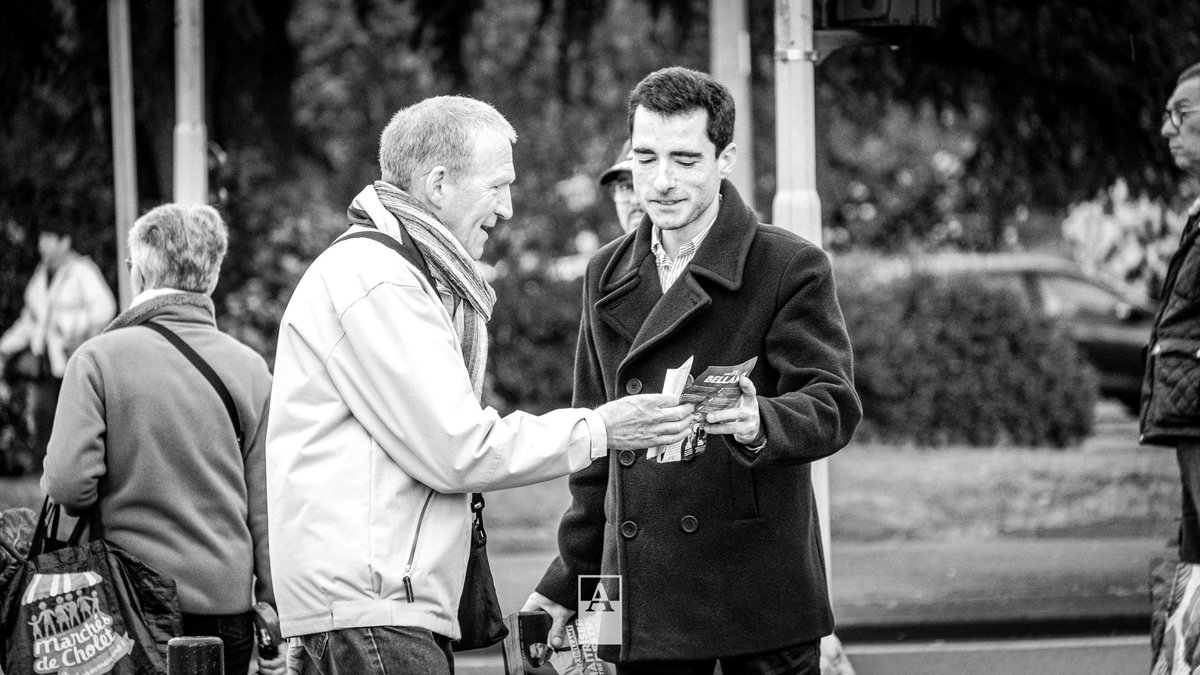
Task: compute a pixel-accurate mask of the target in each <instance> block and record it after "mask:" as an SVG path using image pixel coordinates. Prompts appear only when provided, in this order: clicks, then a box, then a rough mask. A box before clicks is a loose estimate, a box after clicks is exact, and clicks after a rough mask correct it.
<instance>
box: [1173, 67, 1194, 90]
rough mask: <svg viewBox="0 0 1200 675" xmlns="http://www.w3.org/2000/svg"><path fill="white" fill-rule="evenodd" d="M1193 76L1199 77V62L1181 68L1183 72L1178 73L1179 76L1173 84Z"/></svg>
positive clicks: (1180, 82) (1181, 82)
mask: <svg viewBox="0 0 1200 675" xmlns="http://www.w3.org/2000/svg"><path fill="white" fill-rule="evenodd" d="M1193 77H1200V63H1193V64H1192V65H1190V66H1188V67H1187V68H1185V69H1184V70H1183V72H1182V73H1180V74H1179V77H1178V78H1177V79H1176V80H1175V86H1179V85H1181V84H1183V81H1184V80H1190V79H1192V78H1193Z"/></svg>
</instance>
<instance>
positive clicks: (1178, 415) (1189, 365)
mask: <svg viewBox="0 0 1200 675" xmlns="http://www.w3.org/2000/svg"><path fill="white" fill-rule="evenodd" d="M1150 359H1151V362H1150V367H1151V368H1153V369H1154V370H1153V371H1152V372H1153V373H1154V376H1153V380H1152V385H1151V390H1150V406H1149V415H1148V416H1149V418H1150V420H1152V421H1153V422H1154V423H1156V424H1160V425H1163V426H1185V425H1195V424H1197V423H1198V422H1200V340H1193V339H1186V338H1162V339H1160V340H1158V341H1157V342H1156V343H1155V344H1154V347H1152V348H1151V349H1150Z"/></svg>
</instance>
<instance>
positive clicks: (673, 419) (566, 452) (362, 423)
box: [267, 96, 691, 675]
mask: <svg viewBox="0 0 1200 675" xmlns="http://www.w3.org/2000/svg"><path fill="white" fill-rule="evenodd" d="M515 140H516V134H515V132H514V131H513V129H512V127H511V125H509V123H508V122H507V120H505V119H504V118H503V117H502V116H501V115H500V114H499V113H498V112H496V111H495V110H494V109H493V108H492V107H491V106H489V105H487V104H484V103H481V102H479V101H475V100H473V99H469V98H463V97H454V96H443V97H438V98H434V99H429V100H426V101H423V102H421V103H418V104H416V105H414V106H411V107H409V108H406V109H403V110H401V111H400V112H398V113H397V114H396V115H395V117H394V118H393V119H392V121H391V123H390V124H389V125H388V127H387V128H386V129H385V130H384V132H383V136H382V139H381V142H380V168H381V171H382V178H383V180H381V181H376V182H375V183H374V184H372V185H369V186H367V187H366V188H365V189H364V190H363V191H362V192H361V193H360V194H359V195H358V197H356V198H355V200H354V203H353V204H352V205H351V207H350V209H349V212H348V215H349V218H350V221H351V227H350V232H349V233H348V234H350V235H353V234H356V233H359V232H383V233H385V234H387V235H388V236H389V237H391V239H392V240H394V242H395V244H391V245H384V244H382V243H380V242H379V241H372V240H371V239H370V238H368V237H357V238H354V237H351V240H350V241H339V242H338V243H336V244H334V245H333V246H331V247H330V248H329V249H328V250H327V251H326V252H325V253H323V254H322V255H321V256H319V257H318V258H317V259H316V261H314V263H313V264H312V266H311V267H310V268H309V270H308V271H307V273H306V274H305V275H304V277H303V278H302V279H301V281H300V283H299V285H298V286H297V288H296V291H295V293H294V294H293V295H292V299H291V301H290V302H289V304H288V308H287V310H286V311H285V313H284V316H283V323H282V325H281V326H280V331H279V346H278V352H277V356H276V362H275V382H274V388H273V391H272V403H271V411H270V424H269V428H268V433H267V474H268V476H267V492H268V499H269V507H268V512H269V516H268V518H269V523H270V541H271V564H272V570H273V574H274V579H275V588H276V598H277V601H278V605H279V613H280V619H281V623H282V628H283V633H284V635H285V636H299V637H300V638H301V640H300V642H302V644H303V646H304V654H305V657H306V658H308V659H310V660H311V661H312V662H313V663H314V664H315V665H316V666H317V667H318V668H319V670H320V671H321V672H322V673H324V674H325V675H330V674H332V673H383V672H404V673H409V672H411V673H448V672H452V670H453V655H452V653H451V646H450V643H451V641H452V640H454V639H457V638H458V637H459V635H460V632H459V626H458V622H457V612H458V602H459V597H460V594H461V592H462V587H463V580H464V577H465V573H466V564H467V553H468V545H469V534H470V528H471V512H470V508H469V504H468V500H469V493H471V492H482V491H488V490H498V489H504V488H512V487H518V486H522V485H528V484H531V483H536V482H540V481H544V480H548V479H551V478H554V477H557V476H562V475H565V474H567V473H570V472H572V471H575V470H578V469H580V468H582V467H584V466H587V465H588V464H589V463H590V462H591V461H592V459H594V458H598V457H604V456H605V455H606V454H607V450H608V449H610V448H611V449H626V448H629V449H636V448H646V447H650V446H653V445H659V444H665V443H674V442H679V441H681V440H682V439H683V438H685V437H686V436H687V434H688V430H689V426H690V413H691V406H686V405H684V406H677V405H675V404H674V400H673V399H672V398H671V397H668V396H665V395H649V394H642V395H636V396H629V397H626V398H622V399H618V400H616V401H613V402H611V403H608V404H605V405H604V406H601V407H600V408H598V409H596V410H594V411H593V410H585V409H565V410H556V411H552V412H549V413H546V414H544V415H540V416H534V415H530V414H526V413H523V412H515V413H512V414H510V415H508V416H506V417H501V416H500V415H499V414H498V413H497V412H496V411H495V410H493V409H492V408H489V407H484V406H482V405H481V404H480V402H479V393H480V391H481V389H482V382H483V374H484V366H485V362H486V357H487V331H486V321H487V318H488V315H489V314H490V311H491V304H492V301H493V300H494V296H493V295H492V291H491V288H490V287H489V286H488V285H487V283H486V282H485V281H484V280H483V279H482V278H481V277H480V276H479V273H478V271H477V270H476V268H475V265H474V261H475V260H476V259H478V258H479V257H480V255H482V253H483V244H484V242H485V241H486V240H487V237H488V231H489V230H491V229H492V228H493V227H494V226H495V225H496V224H497V222H498V221H499V220H507V219H508V218H510V217H511V216H512V201H511V197H510V192H509V186H510V185H511V184H512V183H513V181H514V180H515V178H516V175H515V171H514V167H513V161H512V143H513V142H514V141H515ZM396 244H398V245H399V246H412V247H415V248H416V250H417V251H419V253H420V256H419V258H420V259H421V260H423V262H424V263H425V264H426V266H427V268H428V270H427V271H428V273H429V275H428V276H427V275H426V273H425V271H423V270H421V269H418V266H414V264H412V263H410V262H409V261H408V260H407V259H406V256H404V255H398V254H397V251H394V250H391V248H392V247H393V246H395V245H396ZM430 280H432V281H433V283H432V284H431V283H430Z"/></svg>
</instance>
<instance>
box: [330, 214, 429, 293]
mask: <svg viewBox="0 0 1200 675" xmlns="http://www.w3.org/2000/svg"><path fill="white" fill-rule="evenodd" d="M400 232H401V235H400V236H401V237H403V238H404V239H405V240H406V241H407V242H408V244H407V245H406V244H402V243H400V242H398V241H396V240H395V239H394V238H392V237H390V236H388V235H386V234H384V233H383V232H380V231H379V230H360V231H358V232H351V233H350V234H347V235H345V236H342V237H339V238H338V239H336V240H335V241H334V242H333V243H334V244H337V243H339V242H343V241H347V240H350V239H373V240H375V241H377V242H379V243H381V244H383V245H384V246H387V247H388V248H390V249H392V250H393V251H395V252H396V253H399V254H400V255H401V256H403V257H404V259H405V260H407V261H408V262H410V263H412V266H413V267H416V268H417V269H419V270H421V274H422V275H424V276H425V280H426V281H428V282H429V285H430V286H432V287H433V288H434V289H436V288H437V284H435V283H433V275H432V274H430V272H429V265H428V264H426V263H425V256H423V255H421V252H420V251H419V250H417V245H416V244H415V243H412V237H410V236H408V232H407V231H406V230H405V229H404V226H403V225H401V226H400Z"/></svg>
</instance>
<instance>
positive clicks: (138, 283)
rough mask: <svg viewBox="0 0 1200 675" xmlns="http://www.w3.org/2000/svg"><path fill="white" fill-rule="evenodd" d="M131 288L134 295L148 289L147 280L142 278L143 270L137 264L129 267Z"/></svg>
mask: <svg viewBox="0 0 1200 675" xmlns="http://www.w3.org/2000/svg"><path fill="white" fill-rule="evenodd" d="M129 289H130V290H131V291H133V294H134V295H138V294H140V293H141V292H142V291H144V290H146V282H145V280H144V279H143V278H142V270H141V269H140V268H138V266H137V265H134V266H133V267H130V268H129Z"/></svg>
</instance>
